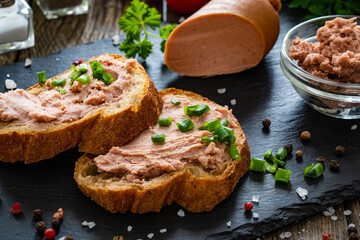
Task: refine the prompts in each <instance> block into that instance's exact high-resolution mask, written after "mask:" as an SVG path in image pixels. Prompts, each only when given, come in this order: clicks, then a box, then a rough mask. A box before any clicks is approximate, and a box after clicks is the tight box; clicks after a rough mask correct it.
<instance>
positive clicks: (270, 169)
mask: <svg viewBox="0 0 360 240" xmlns="http://www.w3.org/2000/svg"><path fill="white" fill-rule="evenodd" d="M277 168H278V167H277V162H276V161H275V162H273V163H272V164H270V163H269V162H268V161H265V169H266V171H268V172H269V173H275V172H276V169H277Z"/></svg>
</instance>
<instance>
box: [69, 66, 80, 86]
mask: <svg viewBox="0 0 360 240" xmlns="http://www.w3.org/2000/svg"><path fill="white" fill-rule="evenodd" d="M72 66H74V65H72ZM74 68H75V67H74ZM80 76H81V72H80V71H78V70H76V69H75V70H74V71H73V72H72V73H71V74H70V75H69V78H70V79H71V84H70V87H72V85H73V84H74V82H75V80H76V79H77V78H78V77H80Z"/></svg>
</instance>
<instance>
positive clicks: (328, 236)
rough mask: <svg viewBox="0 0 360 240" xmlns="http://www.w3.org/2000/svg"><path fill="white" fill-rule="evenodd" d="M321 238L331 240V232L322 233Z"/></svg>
mask: <svg viewBox="0 0 360 240" xmlns="http://www.w3.org/2000/svg"><path fill="white" fill-rule="evenodd" d="M323 240H332V238H331V234H330V233H326V234H323Z"/></svg>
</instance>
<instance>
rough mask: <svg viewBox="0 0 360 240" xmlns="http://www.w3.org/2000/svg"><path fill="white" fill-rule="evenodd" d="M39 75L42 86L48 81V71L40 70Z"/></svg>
mask: <svg viewBox="0 0 360 240" xmlns="http://www.w3.org/2000/svg"><path fill="white" fill-rule="evenodd" d="M37 77H38V80H39V84H40V86H42V85H43V84H45V83H46V73H45V71H42V72H38V73H37Z"/></svg>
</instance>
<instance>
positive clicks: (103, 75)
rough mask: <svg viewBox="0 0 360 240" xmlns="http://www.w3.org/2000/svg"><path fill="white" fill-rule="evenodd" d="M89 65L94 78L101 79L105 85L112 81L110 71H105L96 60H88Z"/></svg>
mask: <svg viewBox="0 0 360 240" xmlns="http://www.w3.org/2000/svg"><path fill="white" fill-rule="evenodd" d="M90 67H91V71H92V73H93V76H94V78H96V79H99V80H100V81H103V82H104V83H105V85H109V84H110V83H112V82H113V81H114V78H113V76H112V75H111V74H110V73H107V72H105V70H104V68H103V67H102V66H101V65H100V63H99V62H98V61H97V60H95V61H92V62H90Z"/></svg>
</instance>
